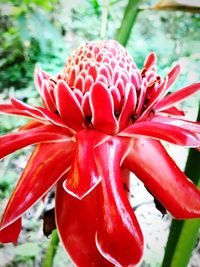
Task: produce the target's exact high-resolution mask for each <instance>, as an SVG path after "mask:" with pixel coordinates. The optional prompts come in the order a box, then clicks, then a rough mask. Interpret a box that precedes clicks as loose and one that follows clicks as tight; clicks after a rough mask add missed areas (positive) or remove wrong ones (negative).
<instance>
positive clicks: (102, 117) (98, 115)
mask: <svg viewBox="0 0 200 267" xmlns="http://www.w3.org/2000/svg"><path fill="white" fill-rule="evenodd" d="M89 97H90V104H91V109H92V123H93V124H94V127H95V128H96V129H97V130H99V131H102V132H105V133H107V134H115V133H116V132H117V131H118V122H117V120H116V118H115V116H114V103H113V99H112V95H111V93H110V91H109V90H108V89H107V88H106V86H105V85H104V84H103V83H102V82H96V83H95V84H94V85H93V87H92V89H91V94H90V96H89Z"/></svg>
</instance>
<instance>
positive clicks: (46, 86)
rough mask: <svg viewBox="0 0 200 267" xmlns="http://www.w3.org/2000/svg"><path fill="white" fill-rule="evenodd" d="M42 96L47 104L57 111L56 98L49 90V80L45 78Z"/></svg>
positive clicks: (49, 107) (51, 109)
mask: <svg viewBox="0 0 200 267" xmlns="http://www.w3.org/2000/svg"><path fill="white" fill-rule="evenodd" d="M41 91H42V98H43V101H44V104H45V106H46V107H47V108H48V109H49V110H50V111H52V112H55V111H56V105H55V102H54V100H53V99H52V96H51V94H50V92H49V82H48V81H47V80H44V81H43V83H42V88H41Z"/></svg>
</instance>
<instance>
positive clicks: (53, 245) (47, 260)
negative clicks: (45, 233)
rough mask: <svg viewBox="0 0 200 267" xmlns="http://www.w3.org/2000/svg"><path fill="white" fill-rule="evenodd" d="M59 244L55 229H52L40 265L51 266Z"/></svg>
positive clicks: (43, 266)
mask: <svg viewBox="0 0 200 267" xmlns="http://www.w3.org/2000/svg"><path fill="white" fill-rule="evenodd" d="M58 244H59V236H58V232H57V230H56V229H54V230H53V231H52V234H51V239H50V243H49V246H48V248H47V251H46V254H45V257H44V260H43V262H42V267H52V266H53V261H54V257H55V255H56V252H57V249H58Z"/></svg>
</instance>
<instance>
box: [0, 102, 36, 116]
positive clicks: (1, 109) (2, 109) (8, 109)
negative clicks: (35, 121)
mask: <svg viewBox="0 0 200 267" xmlns="http://www.w3.org/2000/svg"><path fill="white" fill-rule="evenodd" d="M0 113H6V114H10V115H21V116H26V117H31V115H29V114H27V113H26V112H25V111H23V110H20V109H18V108H16V107H14V106H13V105H12V104H0Z"/></svg>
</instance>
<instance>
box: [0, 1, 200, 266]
mask: <svg viewBox="0 0 200 267" xmlns="http://www.w3.org/2000/svg"><path fill="white" fill-rule="evenodd" d="M128 2H129V4H130V3H131V2H135V4H137V5H138V8H137V10H136V11H137V12H136V20H135V24H134V26H133V29H132V30H131V32H130V36H129V39H128V42H127V50H128V51H129V53H130V54H131V55H132V57H133V58H134V60H135V62H136V63H137V65H138V67H139V68H141V66H142V64H143V62H144V59H145V57H146V55H147V54H148V53H149V52H150V51H155V52H156V54H157V56H158V72H159V73H160V74H162V75H165V74H166V73H167V71H168V70H169V69H170V67H171V65H173V64H175V63H177V62H179V63H180V64H181V67H182V69H181V75H180V78H179V80H178V82H177V83H176V85H175V86H174V87H173V88H172V90H175V89H177V88H180V87H182V86H183V85H187V84H189V83H193V82H196V81H197V80H200V71H199V69H200V49H199V47H200V39H199V36H200V14H199V13H197V12H185V11H177V10H176V8H175V10H174V9H173V10H164V11H163V10H162V11H161V10H159V11H158V10H157V9H152V6H153V5H155V4H156V3H157V2H158V1H156V0H149V1H124V0H123V1H122V0H110V1H106V0H104V1H103V0H102V1H97V0H83V1H81V0H73V1H65V0H32V1H31V0H1V4H0V25H1V29H0V101H4V100H7V99H8V98H9V96H12V95H15V96H16V97H17V98H18V99H20V100H23V101H26V102H28V103H34V104H35V103H37V102H38V101H39V99H38V94H37V91H36V89H35V86H34V83H33V71H34V67H35V66H41V67H42V68H43V69H44V70H46V71H47V72H50V73H53V74H56V73H58V72H61V71H62V67H63V65H64V63H65V61H66V59H67V57H68V55H69V54H70V53H71V52H72V51H73V50H74V49H75V48H76V47H78V46H79V45H80V44H82V43H84V42H86V41H89V40H94V39H96V40H97V39H99V38H100V32H101V16H102V9H104V10H106V11H107V12H108V21H107V28H106V35H105V38H106V39H115V38H116V37H117V35H116V32H117V30H118V29H119V27H120V25H121V22H122V19H123V15H124V10H125V8H126V6H127V4H128ZM165 2H167V1H165ZM168 2H169V1H168ZM126 23H127V21H126V22H125V26H126ZM127 27H128V24H127ZM188 103H189V104H188ZM197 106H198V99H196V98H194V97H193V98H191V99H190V101H189V102H187V106H186V104H185V107H186V109H187V111H188V114H189V116H192V117H193V118H195V116H196V113H197ZM23 122H24V119H23V118H22V119H19V118H17V119H16V118H14V117H7V116H3V115H1V116H0V134H3V133H6V132H8V131H10V130H12V129H14V128H16V127H19V126H20V125H21V124H23ZM30 150H31V148H28V149H24V150H22V151H18V152H16V153H15V154H13V155H11V156H9V157H7V158H6V159H4V160H3V161H1V162H0V178H1V179H0V203H1V204H0V212H1V211H2V210H3V206H4V204H5V202H6V200H7V198H8V197H9V195H10V193H11V192H12V189H13V187H14V185H15V183H16V181H17V178H18V175H19V174H20V172H21V170H22V169H23V167H24V166H25V162H26V160H27V154H29V152H30ZM173 153H174V152H173ZM178 161H179V163H180V165H181V167H182V168H183V167H184V162H183V161H182V158H181V160H179V158H178ZM47 204H48V205H47V209H49V208H51V206H52V205H53V202H52V201H50V203H47ZM43 208H44V204H43V203H39V204H38V205H37V209H36V208H33V209H32V210H31V211H30V212H29V213H27V214H26V216H25V219H24V223H23V227H24V228H23V232H22V234H21V236H20V240H19V245H18V246H17V247H15V246H13V245H7V246H5V247H3V246H1V247H0V258H1V259H2V260H1V261H0V267H4V266H41V259H42V258H43V254H44V251H45V249H46V247H47V244H48V239H47V238H46V237H43V236H42V222H43V220H42V218H43ZM161 217H162V216H160V220H161ZM165 219H166V218H165ZM166 220H168V219H166ZM166 225H168V223H167V224H166ZM161 234H162V233H161ZM159 238H162V236H160V237H159ZM150 250H152V251H154V250H153V248H150ZM163 253H164V250H163V252H162V253H161V254H160V255H157V256H156V257H155V255H154V256H153V253H149V254H148V255H150V256H148V257H147V258H146V259H144V262H143V263H142V264H141V266H150V267H156V266H159V265H160V264H161V261H162V257H163ZM195 257H196V256H194V258H195ZM198 260H199V258H197V260H195V259H194V261H193V262H194V265H192V263H191V265H190V266H195V264H199V263H198V262H197V263H195V261H198ZM67 262H68V260H67V259H66V256H65V254H64V253H63V250H62V248H61V247H60V248H59V250H58V252H57V255H56V259H55V266H57V267H62V266H70V265H69V263H67ZM2 264H3V265H2ZM67 264H68V265H67ZM198 266H199V265H196V267H198Z"/></svg>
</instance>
